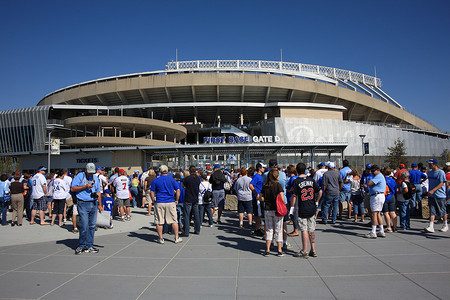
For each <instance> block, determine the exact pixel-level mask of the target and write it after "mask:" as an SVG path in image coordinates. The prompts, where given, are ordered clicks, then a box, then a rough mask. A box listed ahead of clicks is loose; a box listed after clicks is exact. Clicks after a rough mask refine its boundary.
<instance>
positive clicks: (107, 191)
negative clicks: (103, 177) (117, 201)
mask: <svg viewBox="0 0 450 300" xmlns="http://www.w3.org/2000/svg"><path fill="white" fill-rule="evenodd" d="M103 193H105V194H111V192H110V191H109V190H108V189H105V190H104V191H103Z"/></svg>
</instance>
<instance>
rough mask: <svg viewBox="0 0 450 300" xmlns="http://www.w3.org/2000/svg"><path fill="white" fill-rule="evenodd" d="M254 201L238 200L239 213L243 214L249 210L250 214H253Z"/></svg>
mask: <svg viewBox="0 0 450 300" xmlns="http://www.w3.org/2000/svg"><path fill="white" fill-rule="evenodd" d="M252 202H253V201H251V200H250V201H238V213H240V214H243V213H244V212H247V213H248V214H253V203H252Z"/></svg>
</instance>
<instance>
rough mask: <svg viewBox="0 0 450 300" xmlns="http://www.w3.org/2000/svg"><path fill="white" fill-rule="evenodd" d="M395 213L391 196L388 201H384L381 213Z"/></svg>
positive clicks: (393, 199)
mask: <svg viewBox="0 0 450 300" xmlns="http://www.w3.org/2000/svg"><path fill="white" fill-rule="evenodd" d="M395 211H396V207H395V197H394V196H392V197H391V199H389V200H388V201H384V204H383V212H384V213H385V212H395Z"/></svg>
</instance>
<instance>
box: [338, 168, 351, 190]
mask: <svg viewBox="0 0 450 300" xmlns="http://www.w3.org/2000/svg"><path fill="white" fill-rule="evenodd" d="M351 171H352V169H350V168H349V167H344V168H342V169H341V170H339V175H341V177H342V181H344V180H345V177H346V176H347V174H348V173H350V172H351ZM341 191H350V182H349V183H344V184H343V185H342V189H341Z"/></svg>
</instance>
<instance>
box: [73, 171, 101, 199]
mask: <svg viewBox="0 0 450 300" xmlns="http://www.w3.org/2000/svg"><path fill="white" fill-rule="evenodd" d="M95 178H96V177H95V176H93V175H92V176H90V177H86V173H85V172H80V173H78V175H77V176H75V178H74V179H73V180H72V186H83V185H86V184H88V183H90V184H92V185H93V187H92V188H90V189H84V190H82V191H80V192H77V193H75V194H76V196H77V199H79V200H82V201H93V200H97V198H95V199H92V197H91V193H98V192H100V180H98V178H97V179H95Z"/></svg>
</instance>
